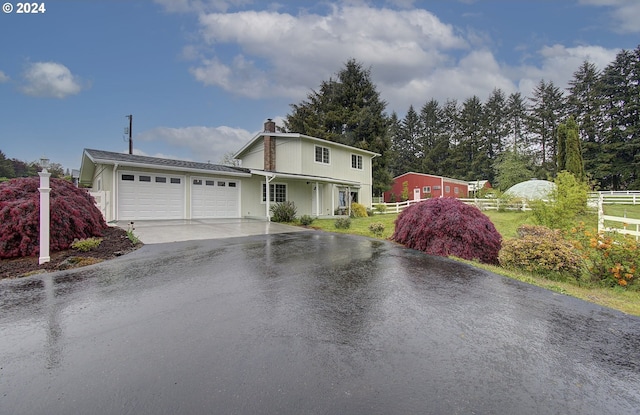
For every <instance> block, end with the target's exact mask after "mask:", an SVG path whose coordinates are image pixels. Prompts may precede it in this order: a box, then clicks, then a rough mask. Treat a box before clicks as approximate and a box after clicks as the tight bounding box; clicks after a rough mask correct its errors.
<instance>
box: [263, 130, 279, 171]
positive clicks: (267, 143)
mask: <svg viewBox="0 0 640 415" xmlns="http://www.w3.org/2000/svg"><path fill="white" fill-rule="evenodd" d="M264 132H265V133H266V134H265V135H264V169H265V170H266V171H276V138H275V137H274V136H272V135H270V134H268V133H275V132H276V123H275V122H274V121H273V120H272V119H271V118H269V119H267V122H265V123H264Z"/></svg>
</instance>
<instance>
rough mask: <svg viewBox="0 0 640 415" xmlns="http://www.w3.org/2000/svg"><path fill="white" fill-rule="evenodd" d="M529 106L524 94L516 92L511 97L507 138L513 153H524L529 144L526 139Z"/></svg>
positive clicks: (508, 110)
mask: <svg viewBox="0 0 640 415" xmlns="http://www.w3.org/2000/svg"><path fill="white" fill-rule="evenodd" d="M527 112H528V108H527V104H526V102H525V99H524V98H523V97H522V94H521V93H519V92H515V93H513V94H511V95H509V99H508V101H507V121H506V128H507V129H508V132H507V136H508V139H510V145H509V147H510V148H511V150H512V151H513V152H516V153H518V152H523V151H525V150H527V149H528V147H529V144H528V142H527V141H528V140H527V137H526V129H525V128H526V122H527Z"/></svg>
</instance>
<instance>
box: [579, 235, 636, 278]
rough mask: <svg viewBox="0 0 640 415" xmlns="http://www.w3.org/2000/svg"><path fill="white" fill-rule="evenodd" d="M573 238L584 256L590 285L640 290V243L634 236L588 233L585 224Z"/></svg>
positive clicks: (586, 276) (585, 271)
mask: <svg viewBox="0 0 640 415" xmlns="http://www.w3.org/2000/svg"><path fill="white" fill-rule="evenodd" d="M569 235H570V236H571V237H572V238H573V243H574V246H575V247H576V249H578V250H579V251H580V253H581V254H582V258H583V260H584V276H585V278H586V280H587V281H588V282H590V283H598V284H600V285H604V286H609V287H612V286H619V287H624V288H628V289H629V288H630V289H636V290H637V289H640V283H639V282H638V278H639V277H640V275H639V274H640V243H638V242H637V241H636V240H635V239H634V238H633V237H629V236H626V235H621V234H618V233H604V232H601V233H598V231H596V230H586V229H585V228H584V225H582V224H581V225H580V226H578V227H576V228H573V229H571V231H570V232H569Z"/></svg>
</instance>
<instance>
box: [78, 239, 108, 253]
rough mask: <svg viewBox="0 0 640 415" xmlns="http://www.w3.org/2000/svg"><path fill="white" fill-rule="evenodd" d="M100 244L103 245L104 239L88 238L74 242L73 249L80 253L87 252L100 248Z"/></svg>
mask: <svg viewBox="0 0 640 415" xmlns="http://www.w3.org/2000/svg"><path fill="white" fill-rule="evenodd" d="M100 243H102V238H87V239H80V240H76V241H74V242H73V243H72V244H71V247H72V248H73V249H77V250H78V251H82V252H87V251H91V250H92V249H95V248H97V247H99V246H100Z"/></svg>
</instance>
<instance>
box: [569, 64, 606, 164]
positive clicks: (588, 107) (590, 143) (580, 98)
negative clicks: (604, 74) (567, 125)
mask: <svg viewBox="0 0 640 415" xmlns="http://www.w3.org/2000/svg"><path fill="white" fill-rule="evenodd" d="M600 76H601V75H600V73H599V72H598V70H597V69H596V66H595V65H594V64H593V63H590V62H587V61H584V62H583V63H582V65H581V66H580V68H579V69H578V70H577V71H576V72H574V73H573V79H572V80H570V81H569V96H568V97H567V107H568V110H569V113H570V114H571V115H572V116H573V117H574V118H575V120H576V122H577V124H578V131H579V134H580V142H581V146H582V149H583V152H582V154H583V158H584V169H585V171H586V172H588V173H590V174H591V175H595V172H596V170H597V162H598V158H599V157H600V152H601V147H602V134H601V133H600V129H599V128H598V125H602V117H601V114H600V103H599V89H600V88H599V84H600Z"/></svg>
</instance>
